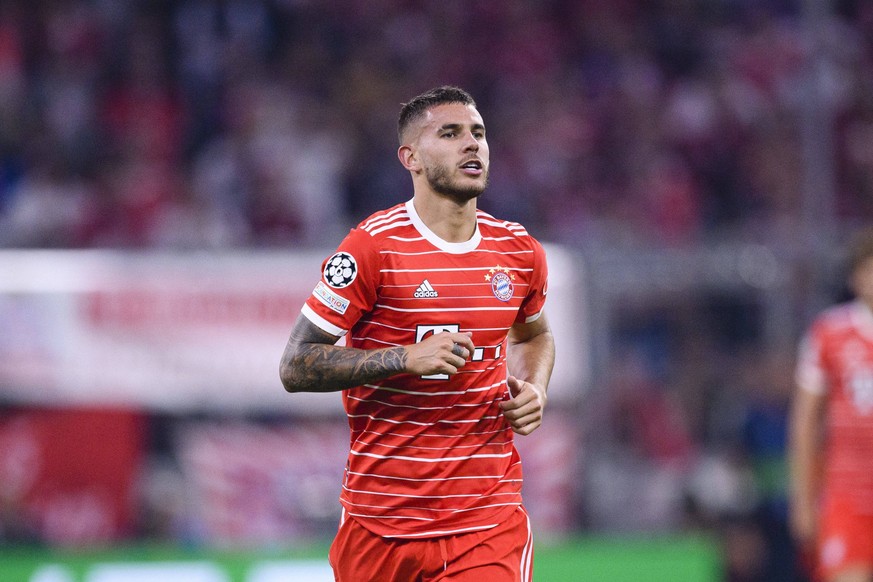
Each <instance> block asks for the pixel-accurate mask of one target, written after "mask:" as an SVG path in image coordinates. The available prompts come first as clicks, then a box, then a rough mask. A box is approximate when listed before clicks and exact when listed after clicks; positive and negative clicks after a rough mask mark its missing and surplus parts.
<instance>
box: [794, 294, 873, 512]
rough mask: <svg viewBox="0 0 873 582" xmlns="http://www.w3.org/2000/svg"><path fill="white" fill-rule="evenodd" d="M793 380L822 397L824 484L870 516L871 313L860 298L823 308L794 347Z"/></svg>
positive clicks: (872, 462) (872, 423) (872, 485)
mask: <svg viewBox="0 0 873 582" xmlns="http://www.w3.org/2000/svg"><path fill="white" fill-rule="evenodd" d="M796 375H797V383H798V385H799V386H800V387H801V389H804V390H809V391H811V392H813V393H816V394H823V395H825V397H826V398H827V430H826V433H827V444H826V450H825V459H824V462H825V467H824V469H825V486H826V487H827V488H828V489H829V490H830V491H832V492H833V493H835V494H838V495H844V496H848V498H849V499H850V500H851V501H852V502H853V504H854V505H855V506H856V507H857V509H858V510H859V511H861V512H863V513H865V514H871V515H873V313H871V312H870V310H869V309H868V308H867V307H866V306H865V305H864V304H863V303H861V302H852V303H845V304H842V305H838V306H835V307H832V308H830V309H828V310H826V311H825V312H824V313H822V314H821V315H820V316H819V317H818V318H817V319H816V321H815V322H814V323H813V325H812V327H811V328H810V330H809V331H808V332H807V334H806V336H805V337H804V339H803V341H802V342H801V347H800V350H799V357H798V364H797V374H796Z"/></svg>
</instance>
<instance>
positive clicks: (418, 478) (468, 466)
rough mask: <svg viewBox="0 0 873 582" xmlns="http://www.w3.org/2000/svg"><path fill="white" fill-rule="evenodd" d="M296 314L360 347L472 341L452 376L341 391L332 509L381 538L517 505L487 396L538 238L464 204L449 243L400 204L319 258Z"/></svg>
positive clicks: (503, 393) (500, 513)
mask: <svg viewBox="0 0 873 582" xmlns="http://www.w3.org/2000/svg"><path fill="white" fill-rule="evenodd" d="M323 267H324V268H323V276H322V279H321V281H319V283H318V285H317V286H316V288H315V290H314V291H313V293H312V295H311V296H310V297H309V299H308V300H307V301H306V303H305V305H304V307H303V314H304V315H305V316H306V317H308V318H309V319H310V321H312V322H313V323H314V324H315V325H317V326H319V327H320V328H322V329H323V330H325V331H327V332H329V333H331V334H334V335H337V336H342V335H346V334H347V336H346V338H347V341H346V343H347V345H349V346H352V347H357V348H362V349H375V348H384V347H390V346H401V345H409V344H412V343H415V342H418V341H421V340H422V339H424V338H425V337H427V336H428V335H430V334H433V333H438V332H441V331H445V330H447V331H453V332H472V340H473V343H474V344H475V346H476V350H475V352H474V354H473V355H472V357H471V361H468V362H467V364H466V365H465V366H464V367H463V368H462V369H461V370H460V371H459V373H457V374H455V375H454V376H452V377H448V376H441V375H436V376H433V377H422V376H411V375H406V374H403V375H397V376H394V377H391V378H388V379H386V380H384V381H381V382H377V383H374V384H366V385H363V386H357V387H354V388H351V389H348V390H345V391H343V402H344V406H345V410H346V413H347V415H348V421H349V426H350V428H351V447H350V452H349V458H348V464H347V467H346V475H345V479H344V483H343V492H342V494H341V496H340V501H341V502H342V504H343V507H344V509H345V513H346V514H347V515H348V516H350V517H352V518H354V519H356V520H358V521H359V522H360V523H361V524H362V525H364V526H365V527H367V528H368V529H369V530H371V531H373V532H375V533H376V534H379V535H382V536H386V537H406V538H417V537H435V536H440V535H447V534H454V533H461V532H468V531H474V530H482V529H487V528H490V527H493V526H495V525H497V524H498V523H500V522H501V521H502V520H503V519H505V518H506V517H507V516H508V515H509V514H510V513H512V512H513V511H514V510H515V509H516V508H517V507H518V505H520V504H521V482H522V470H521V462H520V459H519V456H518V453H517V451H516V449H515V446H514V445H513V433H512V430H511V429H510V428H509V425H508V423H507V422H506V420H505V419H504V417H503V415H502V414H501V410H500V408H499V405H498V403H499V402H500V401H501V400H504V399H506V398H508V389H507V384H506V376H507V371H506V363H505V362H506V337H507V333H508V331H509V329H510V327H511V326H512V325H513V324H515V323H517V322H531V321H534V320H536V318H538V317H539V316H540V314H541V312H542V309H543V304H544V303H545V298H546V286H547V267H546V259H545V253H544V251H543V247H542V246H541V245H540V243H539V242H537V241H536V240H535V239H534V238H533V237H532V236H530V235H529V234H528V233H527V231H525V229H524V228H523V227H522V226H521V225H519V224H517V223H513V222H505V221H501V220H497V219H495V218H494V217H492V216H490V215H489V214H487V213H485V212H482V211H478V213H477V230H476V232H475V234H474V235H473V237H472V238H471V239H470V240H469V241H467V242H463V243H449V242H446V241H443V240H442V239H440V238H439V237H437V236H436V235H435V234H434V233H433V232H432V231H431V230H430V229H428V228H427V226H425V224H424V223H423V222H422V220H421V218H420V217H419V216H418V214H417V213H416V211H415V208H414V206H413V204H412V201H411V200H410V201H409V202H406V203H405V204H398V205H397V206H394V207H393V208H390V209H388V210H385V211H382V212H378V213H376V214H374V215H372V216H370V217H369V218H368V219H366V220H364V221H363V222H362V223H361V224H359V225H358V226H357V227H356V228H355V229H353V230H352V231H351V232H350V233H349V235H348V236H347V237H346V238H345V240H343V242H342V243H341V244H340V245H339V247H338V249H337V251H336V253H335V254H334V255H332V256H331V257H329V258H328V259H327V260H325V262H324V265H323Z"/></svg>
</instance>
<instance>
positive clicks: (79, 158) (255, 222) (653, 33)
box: [0, 0, 873, 581]
mask: <svg viewBox="0 0 873 582" xmlns="http://www.w3.org/2000/svg"><path fill="white" fill-rule="evenodd" d="M804 5H805V3H803V2H800V1H792V0H715V1H708V2H700V1H695V0H542V1H536V2H533V1H527V0H477V1H475V2H460V1H456V0H446V1H439V2H408V1H404V0H380V1H375V2H359V1H356V0H336V1H331V2H318V1H317V0H161V1H158V2H147V1H145V0H140V1H133V2H114V1H112V0H27V1H25V0H8V1H5V2H3V3H0V248H119V249H212V250H223V249H237V248H246V249H250V248H301V247H312V248H319V247H321V246H322V245H325V244H328V243H329V242H330V241H333V240H336V239H337V238H338V236H339V234H340V233H344V232H345V231H346V230H347V229H348V228H349V226H350V225H352V224H354V223H356V222H357V221H358V220H360V219H362V218H363V217H365V216H367V215H368V214H369V213H371V212H372V211H374V210H376V209H378V208H382V207H385V206H388V205H390V204H393V203H395V202H398V201H402V200H405V199H406V198H408V197H409V195H410V190H409V186H408V177H407V176H406V175H405V172H404V170H403V169H402V167H401V166H400V165H399V163H397V161H396V158H395V153H394V152H395V150H396V136H394V135H393V134H391V133H390V132H386V131H385V128H390V127H393V126H394V123H395V116H396V114H397V111H398V110H399V108H400V103H401V101H402V100H403V99H404V98H406V97H408V96H410V95H414V94H417V93H419V92H420V91H421V90H423V89H425V88H428V87H430V86H434V85H437V84H443V83H452V84H457V85H460V86H462V87H464V88H466V89H467V90H469V91H470V92H471V93H472V94H473V95H474V96H475V97H476V99H477V101H478V103H479V109H480V110H481V111H482V112H483V115H484V117H485V119H486V121H487V124H488V128H489V129H488V131H489V134H488V139H489V142H490V144H491V149H492V153H493V155H492V161H493V167H492V170H493V171H492V174H491V186H490V187H489V190H488V191H487V192H486V194H485V195H484V197H483V199H482V201H481V205H482V207H483V208H485V209H486V210H488V211H491V212H493V213H494V214H497V215H500V216H503V217H506V218H509V219H513V220H518V221H520V222H522V223H524V224H525V225H526V226H527V227H528V229H529V230H530V231H532V232H533V233H534V234H535V235H536V236H537V237H538V238H539V239H541V240H543V241H548V242H554V243H562V244H565V245H567V246H569V247H573V248H578V249H597V248H624V249H635V248H642V247H647V248H652V247H656V248H665V249H668V248H687V247H692V246H696V245H697V246H699V245H705V244H713V243H716V242H718V241H722V240H728V239H733V240H736V239H742V240H744V241H756V242H760V243H764V244H785V243H786V241H788V242H790V241H795V240H798V237H801V236H803V235H805V234H807V231H805V230H803V229H804V227H805V225H804V220H805V218H804V214H803V212H804V207H805V205H806V204H807V202H806V199H805V196H807V195H808V194H807V188H808V187H809V186H808V184H809V178H810V176H809V174H808V169H809V167H810V166H811V164H810V161H809V155H810V153H811V152H812V153H813V155H814V153H815V150H810V148H809V142H810V136H809V134H808V133H805V132H808V131H809V125H808V123H807V122H808V120H809V117H808V116H809V115H810V105H811V104H812V106H814V107H815V108H816V110H815V113H816V114H817V115H818V117H817V119H818V120H819V121H821V122H823V123H824V124H825V126H826V128H825V131H824V133H825V135H828V136H830V137H831V139H832V143H828V144H824V145H822V148H823V149H822V150H821V151H822V152H824V153H825V154H826V155H828V156H830V157H829V159H828V160H826V163H825V165H824V167H825V168H828V167H830V168H832V169H833V184H832V186H833V211H834V216H835V218H836V220H837V221H838V224H839V229H840V230H848V229H850V228H852V227H854V226H857V225H859V224H863V223H865V222H869V221H870V220H873V147H871V144H873V82H871V80H873V4H871V3H868V2H862V1H860V0H858V1H853V0H840V1H836V2H833V3H832V6H831V12H830V14H828V15H827V16H826V17H825V18H816V19H809V18H807V17H804V14H803V10H802V9H803V6H804ZM816 63H818V64H819V65H823V66H819V67H817V66H816ZM815 167H821V166H815ZM698 316H699V313H688V314H686V316H685V318H684V319H681V321H680V323H679V324H678V326H677V325H676V324H675V322H674V324H670V323H667V324H664V325H663V326H661V327H660V328H659V327H658V326H657V325H655V326H653V328H651V329H637V330H635V331H634V333H636V334H637V335H635V336H634V337H632V338H630V339H628V338H625V340H627V341H626V342H625V344H624V345H625V347H626V348H627V352H626V353H623V352H621V350H618V352H619V353H620V355H622V357H620V358H619V359H618V360H617V361H615V362H613V363H612V364H613V370H614V371H613V374H612V377H611V379H610V381H611V383H612V385H611V387H610V388H611V390H612V391H611V392H610V398H609V402H607V403H603V404H602V406H601V408H598V410H604V409H605V410H607V411H608V414H609V415H612V416H607V418H610V419H612V420H614V422H613V424H612V425H611V427H609V428H610V430H611V431H613V444H614V445H616V450H618V451H619V453H620V454H619V455H618V456H617V457H616V456H615V453H616V450H612V451H610V455H611V456H610V459H609V462H608V463H606V464H603V465H598V464H597V462H596V459H595V462H594V464H593V465H592V467H593V469H592V475H593V476H592V485H591V488H590V493H591V494H592V495H595V496H596V494H597V483H598V482H597V479H598V475H602V476H603V478H604V479H608V481H609V484H610V485H609V486H610V487H613V488H615V487H616V479H620V478H622V475H623V478H624V479H626V481H627V483H634V482H638V479H639V478H640V477H641V476H649V477H651V476H652V475H653V473H652V472H653V471H654V472H657V473H658V474H659V475H661V476H662V477H663V476H664V475H666V476H667V477H666V478H665V479H664V480H662V481H659V482H660V483H662V484H663V485H664V487H665V489H664V490H662V491H665V490H669V491H672V492H674V493H673V494H672V495H673V497H672V498H670V499H666V498H665V497H664V496H661V497H659V498H657V499H655V498H654V497H653V499H652V500H651V512H650V513H649V514H648V517H646V516H642V517H639V519H637V520H636V521H633V522H629V523H622V522H621V519H622V515H623V513H622V511H621V509H622V508H621V507H615V508H610V506H609V503H608V499H607V497H608V496H605V497H604V499H607V501H602V502H600V503H592V504H589V505H587V506H586V507H585V508H584V511H583V513H584V516H582V517H581V518H580V523H582V524H583V525H588V526H590V527H596V528H606V529H609V528H610V527H612V528H613V529H625V530H627V529H663V528H678V527H683V526H688V525H692V526H703V527H713V526H716V525H717V526H718V527H721V528H723V531H724V532H725V534H726V538H725V539H726V540H727V543H726V548H727V549H728V550H729V551H728V558H729V560H730V559H734V558H735V560H736V563H733V562H732V563H731V564H732V565H731V568H733V572H734V573H733V575H732V576H733V577H732V578H731V579H735V580H754V579H767V580H771V581H772V580H777V578H774V577H773V574H772V572H771V573H769V574H768V573H763V572H764V571H765V570H766V569H767V568H768V567H769V568H773V569H778V568H779V562H778V560H779V559H783V560H784V559H787V558H785V556H786V555H787V553H788V550H787V549H786V548H785V544H786V543H787V542H786V540H785V539H784V538H780V537H779V535H780V533H781V532H782V529H781V528H782V527H783V526H784V523H782V522H784V506H783V505H784V499H783V498H782V497H781V496H783V495H784V489H780V488H784V483H780V482H779V477H778V475H779V473H780V471H783V472H784V467H782V468H780V463H782V462H783V460H784V421H785V411H786V405H787V397H788V396H787V395H788V392H789V390H790V386H786V385H785V382H786V376H785V370H786V368H787V367H788V366H787V365H786V363H785V358H786V357H787V356H786V354H785V353H783V352H778V351H777V352H775V353H766V354H758V353H756V349H755V346H750V345H749V343H750V342H749V341H746V340H748V338H745V339H744V338H743V337H740V336H742V335H743V333H744V330H743V329H741V327H742V326H741V323H742V321H741V318H740V319H737V320H736V321H738V322H740V323H736V324H734V325H733V327H731V325H732V324H725V323H724V322H722V323H720V324H719V325H718V326H714V327H717V328H719V329H721V330H722V331H723V332H724V333H723V337H721V338H718V337H716V336H718V331H717V330H715V331H713V330H714V328H710V329H709V331H711V332H712V334H711V335H712V337H710V338H709V339H707V341H701V337H702V336H703V335H704V334H703V333H701V332H698V333H696V334H692V333H690V332H688V330H687V329H685V332H688V333H687V337H685V338H684V340H681V341H676V342H674V352H675V353H676V354H679V355H680V356H682V359H681V360H680V361H678V362H675V363H673V364H671V366H672V370H673V373H672V375H671V370H666V371H664V370H659V369H658V363H657V362H658V358H659V356H657V355H655V356H652V354H649V355H648V358H646V357H644V358H643V362H642V368H641V367H640V360H639V359H638V358H636V356H637V355H638V354H634V353H633V350H634V349H635V348H638V347H639V346H642V349H643V351H645V350H646V349H650V350H651V349H654V348H653V346H656V345H661V344H662V343H663V340H664V336H663V335H659V333H664V329H666V328H669V329H668V331H667V332H666V333H668V334H673V337H674V339H675V336H676V335H680V336H681V335H682V333H681V332H682V329H679V330H678V331H677V327H679V328H681V327H682V325H687V324H688V321H690V320H694V321H695V323H699V317H698ZM725 326H727V329H725ZM659 330H660V331H659ZM707 333H708V332H707ZM753 335H754V334H753ZM713 338H715V339H713ZM725 338H727V339H725ZM737 338H739V339H737ZM724 341H728V342H729V343H730V341H733V342H734V343H733V344H732V345H730V346H725V345H724ZM720 342H721V343H720ZM619 343H620V342H619ZM675 344H678V345H679V347H675ZM725 353H728V354H729V355H728V356H725V355H724V354H725ZM627 354H631V355H630V356H628V357H624V356H626V355H627ZM674 355H675V354H674ZM662 359H663V358H662ZM653 361H654V362H655V363H654V364H653V363H652V362H653ZM705 361H715V362H717V363H718V366H721V367H722V369H723V366H737V367H739V368H741V369H743V370H744V373H743V374H741V375H738V376H737V377H731V378H728V377H725V376H724V374H722V375H721V376H716V375H715V374H716V372H715V370H714V368H715V366H710V367H706V366H704V365H702V364H701V362H705ZM681 366H684V367H683V368H682V372H681V373H676V372H675V370H676V368H678V367H681ZM677 376H678V377H677ZM787 380H788V381H790V378H788V379H787ZM640 395H644V396H645V398H640ZM591 406H592V407H597V406H598V404H597V402H596V401H594V402H592V403H591ZM715 411H718V413H716V412H715ZM664 426H670V427H672V428H673V430H672V431H664V430H661V429H663V427H664ZM701 448H703V449H705V450H707V451H709V452H710V453H713V454H710V455H708V456H706V458H707V459H709V461H711V463H710V464H705V463H696V464H694V463H692V459H697V458H698V453H699V451H700V450H701ZM616 459H618V460H617V461H616ZM640 459H646V460H648V461H651V462H652V464H651V465H646V466H645V467H647V468H644V469H642V470H641V469H640V468H639V467H640V464H639V462H638V461H639V460H640ZM622 463H624V464H625V466H627V467H630V468H628V469H627V470H626V471H624V470H622ZM631 466H632V467H631ZM653 467H654V468H653ZM598 471H600V472H598ZM714 474H719V475H722V476H723V477H724V479H722V480H721V481H719V483H718V484H717V485H718V487H716V486H715V485H714V483H713V481H709V480H707V478H712V475H714ZM750 483H751V485H750ZM749 488H752V489H755V490H756V493H755V495H747V494H746V493H748V491H749ZM650 491H651V492H652V493H651V494H652V495H653V496H655V497H657V494H658V489H657V487H654V488H650ZM676 492H678V495H679V496H681V499H679V498H677V493H676ZM679 506H681V507H680V510H679V511H677V510H676V509H677V507H679ZM768 520H769V521H768ZM780 520H781V521H780ZM774 522H779V525H778V527H777V526H773V523H774ZM769 535H774V536H775V539H765V538H767V537H768V536H769ZM750 547H751V548H767V549H769V550H770V551H771V552H776V553H775V554H774V555H776V556H777V557H776V558H772V557H771V558H769V560H770V561H769V563H768V562H767V560H768V559H767V558H763V557H760V558H759V559H758V560H757V561H755V560H754V556H755V554H754V552H750V551H749V548H750ZM731 548H734V550H731ZM774 548H775V550H774ZM762 551H763V550H762ZM779 552H781V554H780V553H779ZM750 555H751V556H752V558H751V559H750V558H749V556H750ZM732 556H733V558H732ZM780 556H781V558H780ZM768 564H769V565H768ZM774 571H775V570H774ZM783 571H784V568H783ZM788 575H789V574H785V576H786V578H785V580H788V579H789V578H788V577H787V576H788ZM755 576H758V577H759V578H756V577H755ZM768 576H769V577H768Z"/></svg>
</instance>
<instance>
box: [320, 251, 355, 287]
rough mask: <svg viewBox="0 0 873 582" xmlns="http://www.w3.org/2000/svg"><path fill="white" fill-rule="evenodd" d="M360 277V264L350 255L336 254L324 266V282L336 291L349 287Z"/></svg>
mask: <svg viewBox="0 0 873 582" xmlns="http://www.w3.org/2000/svg"><path fill="white" fill-rule="evenodd" d="M357 276H358V263H357V262H355V257H353V256H352V255H350V254H349V253H343V252H339V253H335V254H334V255H333V256H332V257H331V258H329V259H328V260H327V262H326V263H325V264H324V280H325V282H326V283H327V284H328V285H330V286H331V287H333V288H334V289H342V288H343V287H348V286H349V285H351V284H352V281H354V280H355V277H357Z"/></svg>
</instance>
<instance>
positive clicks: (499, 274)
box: [485, 265, 515, 301]
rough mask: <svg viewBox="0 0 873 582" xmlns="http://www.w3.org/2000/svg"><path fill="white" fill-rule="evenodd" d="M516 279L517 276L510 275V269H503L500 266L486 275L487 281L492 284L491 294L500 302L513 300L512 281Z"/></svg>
mask: <svg viewBox="0 0 873 582" xmlns="http://www.w3.org/2000/svg"><path fill="white" fill-rule="evenodd" d="M514 279H515V275H513V274H512V273H510V272H509V269H508V268H506V267H501V266H500V265H497V266H496V267H494V268H492V269H489V270H488V272H487V273H486V274H485V280H486V281H490V282H491V292H492V293H494V296H495V297H497V298H498V299H499V300H500V301H509V300H510V299H512V292H513V290H514V285H513V284H512V281H513V280H514Z"/></svg>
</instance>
